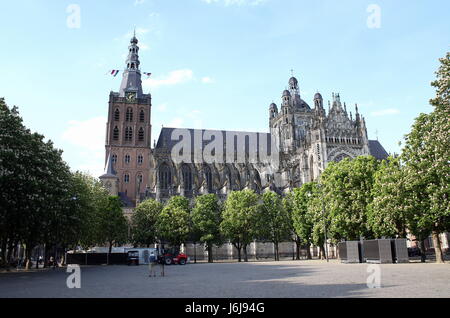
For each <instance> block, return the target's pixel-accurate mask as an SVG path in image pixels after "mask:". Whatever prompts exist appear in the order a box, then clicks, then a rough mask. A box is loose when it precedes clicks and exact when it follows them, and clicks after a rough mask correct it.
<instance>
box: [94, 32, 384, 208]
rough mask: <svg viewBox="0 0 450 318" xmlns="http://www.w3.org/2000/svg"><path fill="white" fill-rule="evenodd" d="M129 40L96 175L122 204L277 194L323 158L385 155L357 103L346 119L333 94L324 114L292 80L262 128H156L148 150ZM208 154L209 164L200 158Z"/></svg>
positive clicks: (147, 105) (146, 113)
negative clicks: (237, 193) (103, 168)
mask: <svg viewBox="0 0 450 318" xmlns="http://www.w3.org/2000/svg"><path fill="white" fill-rule="evenodd" d="M137 43H138V40H137V39H136V38H135V37H133V39H132V40H131V44H130V47H129V56H128V59H127V61H126V64H127V68H126V70H125V72H124V75H123V79H122V84H121V86H120V91H119V92H118V93H114V92H111V93H110V100H109V112H108V123H107V137H106V158H107V165H106V171H105V174H104V175H103V176H101V177H100V178H101V180H102V182H103V183H104V184H105V186H106V187H107V188H108V189H110V193H111V194H113V195H119V196H120V197H121V198H122V201H123V202H124V204H125V206H126V207H134V206H135V205H136V204H137V203H139V202H140V201H142V200H144V199H146V198H154V199H157V200H160V201H166V200H168V199H169V198H170V197H171V196H173V195H183V196H186V197H188V198H191V199H193V198H195V196H197V195H201V194H206V193H215V194H217V195H218V196H219V198H220V199H222V200H224V199H225V198H226V197H227V195H228V194H229V193H230V191H235V190H242V189H253V190H254V191H256V192H258V193H262V192H264V191H269V190H271V191H275V192H278V193H280V194H283V193H286V192H288V191H290V190H291V189H293V188H295V187H299V186H301V185H302V184H303V183H305V182H309V181H311V180H315V179H317V178H318V176H319V175H320V174H321V173H322V171H323V170H324V169H325V168H326V166H327V164H328V163H329V162H331V161H340V160H342V159H344V158H347V157H350V158H355V157H357V156H360V155H373V156H375V157H376V158H377V159H383V158H386V157H387V155H388V154H387V153H386V151H385V150H384V148H383V147H382V146H381V144H380V143H379V142H378V141H374V140H369V139H368V136H367V128H366V122H365V120H364V117H362V116H361V114H360V113H359V111H358V106H357V105H356V106H355V115H354V117H353V115H352V113H351V112H348V111H347V105H346V104H345V103H342V102H341V98H340V95H339V94H333V96H332V102H331V103H330V102H328V111H325V108H324V105H323V98H322V96H321V94H320V93H317V94H316V95H315V96H314V100H313V101H312V105H313V106H310V105H308V103H307V102H305V101H304V100H303V99H302V98H301V95H300V88H299V83H298V80H297V79H296V78H295V77H291V78H290V79H289V81H288V87H289V89H287V90H285V91H283V93H282V96H281V104H280V105H281V106H280V108H279V109H278V106H277V105H276V104H275V103H272V104H271V105H270V106H269V113H268V115H269V130H270V133H249V132H231V131H212V130H194V129H189V130H185V131H184V133H186V134H187V135H183V137H182V138H181V137H180V136H178V134H179V133H180V132H179V131H178V130H177V129H175V128H162V130H161V133H160V135H159V138H158V141H157V143H156V145H154V147H153V148H152V147H151V145H150V138H151V95H150V94H143V93H142V84H141V75H140V70H139V64H140V62H139V56H138V52H139V47H138V46H137ZM130 114H131V116H130ZM174 136H175V138H174ZM182 139H183V140H184V141H186V140H188V147H185V148H183V149H182V151H181V152H179V149H178V148H177V147H178V145H179V141H180V140H182ZM253 141H254V142H253ZM263 144H266V147H265V148H264V150H266V151H265V152H264V151H262V150H261V149H263V148H261V147H260V146H261V145H263ZM253 145H254V146H255V148H253ZM211 150H212V152H211ZM208 151H209V153H210V154H214V156H213V157H214V160H213V161H208V160H206V159H205V157H204V156H202V154H204V153H205V152H208ZM240 151H241V152H242V153H243V157H239V153H240ZM269 152H270V156H269V155H268V153H269ZM181 153H182V154H181ZM199 154H200V156H199ZM230 154H231V156H230Z"/></svg>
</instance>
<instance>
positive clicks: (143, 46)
mask: <svg viewBox="0 0 450 318" xmlns="http://www.w3.org/2000/svg"><path fill="white" fill-rule="evenodd" d="M139 48H140V49H141V50H142V51H147V50H149V49H150V47H149V46H148V45H147V44H145V43H142V42H141V43H139Z"/></svg>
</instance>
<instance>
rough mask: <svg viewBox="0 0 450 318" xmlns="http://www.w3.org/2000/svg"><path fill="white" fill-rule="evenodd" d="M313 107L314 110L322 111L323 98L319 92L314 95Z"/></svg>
mask: <svg viewBox="0 0 450 318" xmlns="http://www.w3.org/2000/svg"><path fill="white" fill-rule="evenodd" d="M314 107H315V108H316V109H323V98H322V95H321V94H320V93H319V92H317V93H316V94H315V95H314Z"/></svg>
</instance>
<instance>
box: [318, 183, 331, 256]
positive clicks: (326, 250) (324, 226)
mask: <svg viewBox="0 0 450 318" xmlns="http://www.w3.org/2000/svg"><path fill="white" fill-rule="evenodd" d="M317 186H318V187H319V189H320V196H321V198H322V217H323V229H324V236H325V244H324V245H325V258H326V260H327V263H328V262H329V260H328V238H327V219H326V216H325V200H324V197H323V192H322V190H323V185H322V184H321V183H320V182H319V183H318V184H317Z"/></svg>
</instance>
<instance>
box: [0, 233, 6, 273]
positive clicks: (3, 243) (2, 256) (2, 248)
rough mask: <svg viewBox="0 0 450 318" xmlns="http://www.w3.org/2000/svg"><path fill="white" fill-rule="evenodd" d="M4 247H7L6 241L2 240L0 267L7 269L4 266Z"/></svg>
mask: <svg viewBox="0 0 450 318" xmlns="http://www.w3.org/2000/svg"><path fill="white" fill-rule="evenodd" d="M6 246H7V244H6V239H4V240H2V243H1V245H0V248H1V250H2V255H1V256H0V257H1V258H2V263H1V264H0V267H7V265H6V255H7V253H6Z"/></svg>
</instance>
